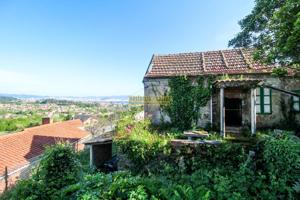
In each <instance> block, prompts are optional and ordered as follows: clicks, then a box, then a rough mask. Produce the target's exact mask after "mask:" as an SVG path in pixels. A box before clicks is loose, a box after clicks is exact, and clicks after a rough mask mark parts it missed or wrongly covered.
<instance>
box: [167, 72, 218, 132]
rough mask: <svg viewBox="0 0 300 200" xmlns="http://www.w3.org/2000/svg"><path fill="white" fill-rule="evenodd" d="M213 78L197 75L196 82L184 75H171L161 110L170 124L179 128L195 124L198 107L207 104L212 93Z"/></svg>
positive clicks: (182, 128)
mask: <svg viewBox="0 0 300 200" xmlns="http://www.w3.org/2000/svg"><path fill="white" fill-rule="evenodd" d="M212 81H213V78H212V77H210V76H207V78H204V77H202V76H201V77H198V78H197V80H196V84H193V83H192V80H191V79H190V78H188V77H186V76H178V77H172V78H171V79H170V80H169V87H170V90H169V91H168V93H167V94H166V95H167V96H168V98H169V101H168V103H167V104H165V105H162V106H161V107H162V110H163V111H164V112H166V113H167V114H168V116H169V117H170V119H171V123H172V126H173V127H175V128H178V129H179V130H187V129H190V128H192V127H193V126H195V125H196V124H197V120H198V118H199V115H200V107H203V106H205V105H206V104H207V102H208V100H209V99H210V96H211V94H212V87H211V86H212Z"/></svg>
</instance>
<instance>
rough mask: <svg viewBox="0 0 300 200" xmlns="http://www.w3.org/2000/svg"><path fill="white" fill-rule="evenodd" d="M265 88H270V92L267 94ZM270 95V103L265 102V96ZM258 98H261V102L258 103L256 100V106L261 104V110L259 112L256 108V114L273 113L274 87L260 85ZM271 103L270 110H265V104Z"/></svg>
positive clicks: (257, 89) (257, 92) (257, 90)
mask: <svg viewBox="0 0 300 200" xmlns="http://www.w3.org/2000/svg"><path fill="white" fill-rule="evenodd" d="M264 89H268V90H269V94H267V95H266V94H265V91H264ZM266 96H267V97H269V98H270V102H269V103H268V104H266V103H265V98H264V97H266ZM256 98H259V100H260V102H259V104H258V103H257V101H256V102H255V106H257V105H259V107H260V112H257V110H256V114H258V115H271V114H272V112H273V110H272V89H270V88H264V87H259V88H256ZM266 105H269V106H270V112H265V106H266Z"/></svg>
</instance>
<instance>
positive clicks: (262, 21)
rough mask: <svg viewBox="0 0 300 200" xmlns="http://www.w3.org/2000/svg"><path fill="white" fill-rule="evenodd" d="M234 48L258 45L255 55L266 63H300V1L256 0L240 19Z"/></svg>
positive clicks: (231, 43) (232, 43)
mask: <svg viewBox="0 0 300 200" xmlns="http://www.w3.org/2000/svg"><path fill="white" fill-rule="evenodd" d="M239 25H240V27H241V32H239V33H238V34H237V35H236V36H235V37H234V38H233V39H231V40H230V41H229V43H228V46H232V47H246V48H249V47H254V48H256V49H257V51H256V52H255V54H254V58H256V59H260V60H262V61H263V62H266V63H279V64H282V65H293V64H294V65H295V66H299V64H300V1H299V0H256V1H255V7H254V8H253V10H252V11H251V13H250V14H249V15H248V16H246V17H245V18H244V19H242V20H241V21H239Z"/></svg>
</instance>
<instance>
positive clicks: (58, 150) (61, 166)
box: [7, 144, 81, 199]
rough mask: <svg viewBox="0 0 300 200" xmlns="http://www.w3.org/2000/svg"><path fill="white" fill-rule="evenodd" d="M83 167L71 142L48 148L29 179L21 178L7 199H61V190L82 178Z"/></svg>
mask: <svg viewBox="0 0 300 200" xmlns="http://www.w3.org/2000/svg"><path fill="white" fill-rule="evenodd" d="M80 172H81V167H80V163H79V162H78V159H77V155H76V154H75V152H74V150H73V148H72V147H71V146H70V145H69V144H57V145H55V146H53V147H49V148H47V149H46V151H45V153H44V154H43V157H42V159H41V161H40V163H39V165H38V167H37V169H36V170H35V171H34V173H33V175H32V177H31V178H30V179H28V180H21V181H19V182H18V184H17V185H16V186H15V187H14V188H13V190H12V191H11V192H10V193H9V194H7V199H61V194H60V190H61V189H62V188H64V187H66V186H68V185H70V184H75V183H76V182H77V181H78V180H80V176H81V173H80Z"/></svg>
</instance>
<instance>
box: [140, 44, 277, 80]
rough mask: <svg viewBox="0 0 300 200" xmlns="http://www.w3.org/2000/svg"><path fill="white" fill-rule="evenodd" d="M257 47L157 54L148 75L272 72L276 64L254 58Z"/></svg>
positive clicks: (147, 76)
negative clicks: (260, 61) (266, 63)
mask: <svg viewBox="0 0 300 200" xmlns="http://www.w3.org/2000/svg"><path fill="white" fill-rule="evenodd" d="M253 52H254V49H228V50H220V51H207V52H194V53H178V54H167V55H153V57H152V60H151V62H150V65H149V67H148V70H147V72H146V74H145V78H156V77H170V76H178V75H188V76H196V75H202V74H248V73H270V72H271V71H272V68H273V67H274V66H273V65H265V64H262V63H259V62H257V61H254V60H253V56H252V55H253Z"/></svg>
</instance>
